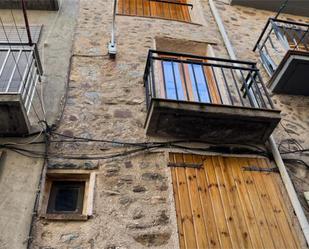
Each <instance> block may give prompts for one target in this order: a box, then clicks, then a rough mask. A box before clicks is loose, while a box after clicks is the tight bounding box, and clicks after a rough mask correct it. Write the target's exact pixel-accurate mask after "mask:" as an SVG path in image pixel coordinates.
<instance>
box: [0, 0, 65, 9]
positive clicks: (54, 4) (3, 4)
mask: <svg viewBox="0 0 309 249" xmlns="http://www.w3.org/2000/svg"><path fill="white" fill-rule="evenodd" d="M25 2H26V7H27V9H31V10H58V9H59V4H58V0H27V1H25ZM0 9H21V1H20V0H1V1H0Z"/></svg>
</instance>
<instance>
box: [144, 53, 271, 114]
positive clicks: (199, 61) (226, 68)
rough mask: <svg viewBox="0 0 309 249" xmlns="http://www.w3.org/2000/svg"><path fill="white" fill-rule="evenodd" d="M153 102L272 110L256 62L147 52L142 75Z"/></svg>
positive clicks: (147, 99) (148, 102) (149, 99)
mask: <svg viewBox="0 0 309 249" xmlns="http://www.w3.org/2000/svg"><path fill="white" fill-rule="evenodd" d="M144 83H145V87H146V103H147V107H149V106H150V103H151V100H152V99H166V100H171V101H183V102H196V103H210V104H219V105H232V106H241V107H251V108H262V109H273V108H274V106H273V103H272V101H271V99H270V97H269V95H268V93H267V89H266V87H265V85H264V83H263V82H262V78H261V75H260V73H259V70H258V69H257V67H256V63H253V62H247V61H238V60H237V61H235V60H228V59H222V58H215V57H205V56H196V55H191V54H179V53H172V52H163V51H155V50H150V51H149V53H148V59H147V63H146V68H145V73H144Z"/></svg>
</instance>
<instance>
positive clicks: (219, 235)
mask: <svg viewBox="0 0 309 249" xmlns="http://www.w3.org/2000/svg"><path fill="white" fill-rule="evenodd" d="M170 162H171V163H173V165H174V166H175V167H172V168H171V173H172V180H173V189H174V197H175V207H176V214H177V223H178V234H179V243H180V248H181V249H206V248H222V249H239V248H255V249H271V248H274V249H275V248H276V249H291V248H300V242H299V238H298V237H297V234H296V232H295V228H294V227H293V225H292V222H291V213H290V212H289V210H288V208H287V206H286V203H285V201H284V199H283V198H282V194H281V192H280V189H279V185H278V184H279V183H280V182H279V181H278V179H276V177H279V176H278V175H276V173H270V172H257V171H244V169H243V167H248V166H255V167H258V168H269V167H270V166H269V162H268V160H267V159H253V158H238V157H221V156H198V155H190V154H170ZM183 164H188V165H192V164H200V165H202V167H201V168H190V167H183V166H184V165H183ZM177 165H179V166H182V167H179V166H177Z"/></svg>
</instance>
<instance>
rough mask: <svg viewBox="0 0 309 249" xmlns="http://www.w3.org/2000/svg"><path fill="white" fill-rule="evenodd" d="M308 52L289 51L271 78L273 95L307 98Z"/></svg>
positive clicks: (308, 85) (308, 93) (308, 94)
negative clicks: (280, 94) (302, 96)
mask: <svg viewBox="0 0 309 249" xmlns="http://www.w3.org/2000/svg"><path fill="white" fill-rule="evenodd" d="M308 79H309V52H301V51H292V50H290V51H289V52H287V54H286V55H285V57H284V59H283V60H282V62H281V63H280V65H279V66H278V68H277V70H276V72H275V73H274V75H273V76H272V78H271V80H270V82H269V87H270V89H271V90H272V91H273V92H274V93H282V94H293V95H305V96H309V82H308Z"/></svg>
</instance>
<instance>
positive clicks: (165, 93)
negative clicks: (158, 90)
mask: <svg viewBox="0 0 309 249" xmlns="http://www.w3.org/2000/svg"><path fill="white" fill-rule="evenodd" d="M161 68H162V75H163V87H164V98H166V99H167V87H166V81H165V70H164V61H163V60H162V61H161Z"/></svg>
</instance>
